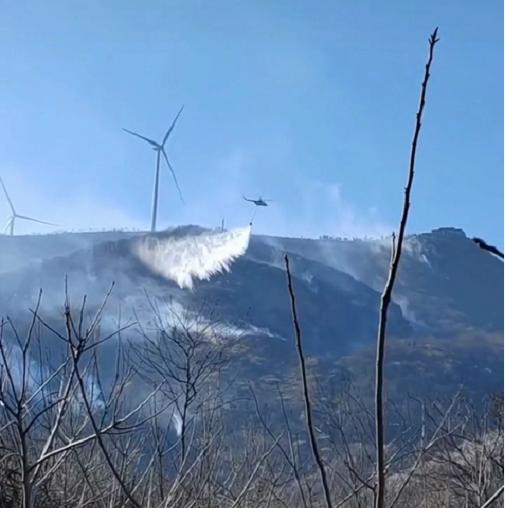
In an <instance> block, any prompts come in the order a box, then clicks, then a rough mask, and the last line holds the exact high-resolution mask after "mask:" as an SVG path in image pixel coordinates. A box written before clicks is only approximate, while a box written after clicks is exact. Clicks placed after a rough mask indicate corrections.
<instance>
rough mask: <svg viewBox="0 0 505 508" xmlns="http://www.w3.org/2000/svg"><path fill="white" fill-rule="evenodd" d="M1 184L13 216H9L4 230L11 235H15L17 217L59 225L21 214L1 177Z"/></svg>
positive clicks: (49, 224)
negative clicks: (17, 210)
mask: <svg viewBox="0 0 505 508" xmlns="http://www.w3.org/2000/svg"><path fill="white" fill-rule="evenodd" d="M0 184H1V185H2V189H3V191H4V194H5V197H6V198H7V201H8V203H9V206H10V208H11V216H10V217H9V220H8V221H7V224H6V225H5V228H4V232H6V231H8V232H9V235H11V236H13V235H14V224H15V222H16V219H22V220H29V221H31V222H38V223H39V224H47V225H48V226H57V224H53V223H52V222H45V221H43V220H38V219H34V218H33V217H28V216H26V215H20V214H19V213H17V212H16V209H15V208H14V205H13V204H12V200H11V198H10V196H9V193H8V192H7V189H6V188H5V184H4V182H3V180H2V178H1V177H0Z"/></svg>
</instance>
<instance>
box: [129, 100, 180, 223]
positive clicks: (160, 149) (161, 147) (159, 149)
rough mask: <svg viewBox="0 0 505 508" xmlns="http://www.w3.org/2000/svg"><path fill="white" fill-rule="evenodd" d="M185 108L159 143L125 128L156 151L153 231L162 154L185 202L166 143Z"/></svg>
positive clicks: (156, 211)
mask: <svg viewBox="0 0 505 508" xmlns="http://www.w3.org/2000/svg"><path fill="white" fill-rule="evenodd" d="M183 109H184V106H182V107H181V109H180V110H179V112H178V113H177V115H176V117H175V119H174V121H173V122H172V125H171V126H170V127H169V128H168V130H167V132H166V134H165V136H164V138H163V141H162V142H161V144H160V143H158V142H157V141H154V140H152V139H149V138H146V137H145V136H142V135H140V134H138V133H137V132H134V131H130V130H128V129H124V128H123V130H124V131H125V132H127V133H128V134H131V135H132V136H137V137H138V138H140V139H143V140H144V141H146V142H147V143H149V144H150V145H151V147H152V149H153V150H154V151H155V152H156V171H155V174H154V189H153V202H152V214H151V231H152V232H154V231H156V218H157V215H158V188H159V180H160V161H161V156H162V155H163V158H164V159H165V162H166V163H167V166H168V169H169V170H170V172H171V173H172V176H173V178H174V182H175V186H176V187H177V191H178V192H179V197H180V198H181V201H182V202H184V199H183V198H182V192H181V189H180V187H179V183H178V182H177V177H176V176H175V171H174V168H173V167H172V165H171V164H170V161H169V160H168V156H167V152H166V151H165V143H166V142H167V139H168V136H170V134H171V132H172V131H173V130H174V127H175V124H176V122H177V120H178V118H179V116H180V114H181V113H182V110H183Z"/></svg>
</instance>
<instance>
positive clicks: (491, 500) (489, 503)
mask: <svg viewBox="0 0 505 508" xmlns="http://www.w3.org/2000/svg"><path fill="white" fill-rule="evenodd" d="M502 494H503V485H502V486H501V487H500V488H499V489H498V490H497V491H496V492H495V493H494V494H493V495H492V496H491V497H490V498H489V499H488V500H487V501H486V502H485V503H484V504H483V505H482V506H481V507H480V508H489V507H490V506H492V504H493V503H494V502H495V501H497V500H498V499H499V497H500V496H501V495H502Z"/></svg>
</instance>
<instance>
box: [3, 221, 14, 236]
mask: <svg viewBox="0 0 505 508" xmlns="http://www.w3.org/2000/svg"><path fill="white" fill-rule="evenodd" d="M13 220H14V217H10V218H9V220H8V221H7V223H6V224H5V226H4V228H3V230H2V231H3V232H4V234H7V232H8V231H9V228H10V227H11V223H12V221H13Z"/></svg>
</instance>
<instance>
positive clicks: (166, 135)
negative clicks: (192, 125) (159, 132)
mask: <svg viewBox="0 0 505 508" xmlns="http://www.w3.org/2000/svg"><path fill="white" fill-rule="evenodd" d="M183 109H184V105H183V106H182V107H181V109H179V112H178V113H177V116H176V117H175V118H174V121H173V122H172V125H171V126H170V127H169V128H168V131H167V133H166V134H165V137H164V138H163V142H162V143H161V146H165V143H166V142H167V139H168V136H170V134H171V132H172V131H173V130H174V127H175V124H176V123H177V120H178V119H179V116H181V113H182V110H183Z"/></svg>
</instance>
